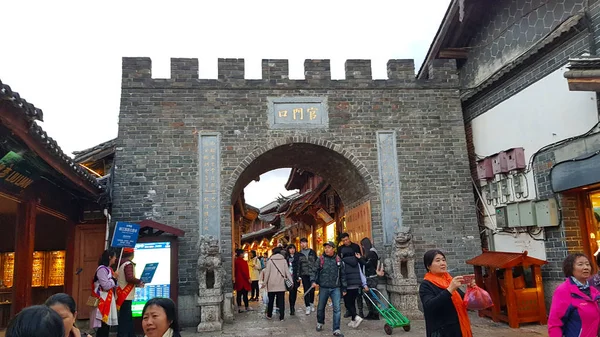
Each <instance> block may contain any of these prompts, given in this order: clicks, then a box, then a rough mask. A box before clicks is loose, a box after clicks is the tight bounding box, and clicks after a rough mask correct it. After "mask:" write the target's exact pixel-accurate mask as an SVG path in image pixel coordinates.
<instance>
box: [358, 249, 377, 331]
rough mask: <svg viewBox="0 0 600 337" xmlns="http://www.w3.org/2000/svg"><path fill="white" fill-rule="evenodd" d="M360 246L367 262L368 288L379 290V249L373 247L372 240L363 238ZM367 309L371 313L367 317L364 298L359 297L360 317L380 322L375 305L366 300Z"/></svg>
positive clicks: (365, 271) (365, 267)
mask: <svg viewBox="0 0 600 337" xmlns="http://www.w3.org/2000/svg"><path fill="white" fill-rule="evenodd" d="M360 246H361V248H362V251H363V259H364V261H365V264H364V267H363V268H364V275H365V277H366V278H367V286H368V287H369V288H375V289H376V288H377V284H378V283H379V282H378V279H377V268H378V267H379V255H378V254H377V249H375V247H373V244H372V243H371V240H370V239H369V238H363V239H362V240H360ZM365 295H366V296H370V295H369V293H368V292H365ZM366 302H367V307H368V308H369V313H368V314H367V315H366V316H365V315H364V314H363V298H362V296H358V299H357V301H356V304H357V305H358V315H359V316H361V317H364V318H365V319H367V320H378V319H379V313H378V312H377V310H376V309H375V307H373V303H371V301H368V300H366ZM375 303H377V302H375Z"/></svg>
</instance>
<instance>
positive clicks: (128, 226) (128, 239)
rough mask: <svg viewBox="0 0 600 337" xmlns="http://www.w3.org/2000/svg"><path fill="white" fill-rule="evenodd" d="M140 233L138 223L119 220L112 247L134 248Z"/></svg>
mask: <svg viewBox="0 0 600 337" xmlns="http://www.w3.org/2000/svg"><path fill="white" fill-rule="evenodd" d="M139 233H140V225H138V224H136V223H129V222H122V221H117V225H116V226H115V233H114V234H113V239H112V242H111V244H110V245H111V247H115V248H117V247H118V248H134V247H135V244H136V243H137V240H138V235H139Z"/></svg>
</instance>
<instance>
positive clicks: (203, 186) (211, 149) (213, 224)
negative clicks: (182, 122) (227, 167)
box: [198, 133, 221, 239]
mask: <svg viewBox="0 0 600 337" xmlns="http://www.w3.org/2000/svg"><path fill="white" fill-rule="evenodd" d="M219 144H220V139H219V134H218V133H205V134H200V137H199V140H198V155H199V160H198V163H199V165H200V167H199V171H200V207H199V208H200V235H209V236H213V237H214V238H216V239H219V238H220V234H221V230H220V229H221V200H220V198H219V190H220V177H221V164H220V163H221V160H220V147H219Z"/></svg>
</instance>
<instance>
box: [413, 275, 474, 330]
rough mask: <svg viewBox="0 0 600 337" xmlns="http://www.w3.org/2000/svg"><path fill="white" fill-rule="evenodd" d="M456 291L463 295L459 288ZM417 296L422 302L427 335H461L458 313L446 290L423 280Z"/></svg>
mask: <svg viewBox="0 0 600 337" xmlns="http://www.w3.org/2000/svg"><path fill="white" fill-rule="evenodd" d="M457 291H458V293H459V294H460V297H464V296H465V294H464V293H463V292H462V291H461V290H460V289H458V290H457ZM419 296H420V297H421V302H422V303H423V314H424V316H425V330H426V332H427V337H462V332H461V330H460V322H459V321H458V314H457V313H456V309H455V308H454V304H453V303H452V294H450V292H449V291H448V290H446V289H442V288H439V287H438V286H436V285H434V284H433V283H431V282H429V281H423V283H421V286H420V287H419Z"/></svg>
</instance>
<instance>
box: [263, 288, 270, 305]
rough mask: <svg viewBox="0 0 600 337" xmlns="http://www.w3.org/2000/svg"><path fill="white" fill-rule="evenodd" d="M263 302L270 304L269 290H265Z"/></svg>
mask: <svg viewBox="0 0 600 337" xmlns="http://www.w3.org/2000/svg"><path fill="white" fill-rule="evenodd" d="M262 301H263V304H269V292H268V291H267V289H264V290H263V293H262Z"/></svg>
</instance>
